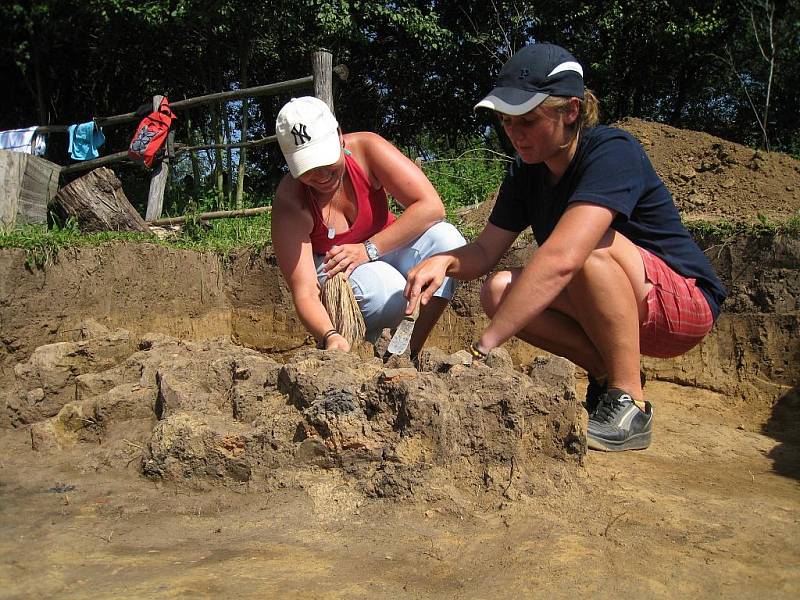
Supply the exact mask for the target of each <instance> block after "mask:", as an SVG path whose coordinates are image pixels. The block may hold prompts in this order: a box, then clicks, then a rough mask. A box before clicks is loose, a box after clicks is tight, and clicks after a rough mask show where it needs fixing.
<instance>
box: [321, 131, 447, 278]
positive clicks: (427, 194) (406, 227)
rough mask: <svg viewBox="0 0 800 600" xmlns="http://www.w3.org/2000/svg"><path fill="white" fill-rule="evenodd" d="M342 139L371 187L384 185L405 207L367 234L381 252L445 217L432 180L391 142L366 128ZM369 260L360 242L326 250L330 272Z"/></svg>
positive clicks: (394, 247)
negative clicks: (386, 223) (368, 131)
mask: <svg viewBox="0 0 800 600" xmlns="http://www.w3.org/2000/svg"><path fill="white" fill-rule="evenodd" d="M345 141H346V142H347V146H348V148H350V149H351V151H352V152H353V156H354V158H355V159H356V160H357V161H358V162H359V164H360V165H361V166H362V167H363V169H364V170H365V172H366V174H367V176H368V177H369V179H370V182H371V183H372V185H373V187H375V188H378V187H383V188H384V189H385V190H386V192H387V193H389V194H391V195H392V196H393V197H394V198H395V199H396V200H397V202H399V203H400V205H402V206H403V208H404V210H403V213H402V214H401V215H400V216H399V217H398V218H397V220H396V221H395V222H394V223H392V225H390V226H389V227H387V228H386V229H384V230H383V231H380V232H378V233H376V234H375V235H373V236H372V238H370V239H371V240H372V242H373V243H374V244H375V245H376V246H377V247H378V251H379V252H380V254H381V255H384V254H388V253H389V252H391V251H393V250H396V249H397V248H400V247H402V246H405V245H406V244H408V243H409V242H411V241H413V240H414V239H416V238H418V237H419V236H420V235H422V234H423V233H425V232H426V231H427V230H428V229H429V228H430V227H432V226H433V225H435V224H436V223H438V222H440V221H442V220H444V218H445V211H444V205H443V204H442V201H441V199H440V198H439V194H438V193H437V192H436V190H435V189H434V187H433V185H431V182H430V181H428V178H427V177H426V176H425V174H424V173H423V172H422V171H421V170H420V168H419V167H417V165H415V164H414V163H413V162H412V161H411V160H409V159H408V158H407V157H406V156H405V155H403V153H402V152H400V151H399V150H398V149H397V148H395V147H394V146H393V145H392V144H390V143H389V142H388V141H386V140H385V139H383V138H382V137H381V136H379V135H377V134H374V133H367V132H361V133H352V134H348V135H346V136H345ZM345 256H346V257H347V258H346V259H344V258H345ZM343 259H344V260H343ZM368 260H369V259H368V258H367V253H366V250H365V249H364V247H363V245H362V244H344V245H342V246H334V247H333V248H331V251H330V252H328V253H327V254H326V256H325V267H326V269H327V272H328V274H329V275H335V274H336V273H338V272H339V271H345V273H346V274H347V275H348V276H349V275H350V273H352V272H353V270H354V269H355V268H356V267H357V266H358V265H360V264H363V263H365V262H367V261H368Z"/></svg>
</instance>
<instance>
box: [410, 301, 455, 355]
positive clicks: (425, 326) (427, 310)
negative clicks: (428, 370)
mask: <svg viewBox="0 0 800 600" xmlns="http://www.w3.org/2000/svg"><path fill="white" fill-rule="evenodd" d="M449 302H450V300H448V299H447V298H441V297H439V296H434V297H433V298H431V299H430V302H428V304H426V305H425V306H423V307H422V308H420V311H419V317H417V322H416V323H415V324H414V332H413V333H412V334H411V341H410V342H409V344H408V345H409V347H410V348H411V356H416V355H417V354H418V353H419V351H420V350H421V349H422V346H423V345H424V344H425V341H426V340H427V339H428V336H429V335H430V333H431V331H432V330H433V327H434V325H436V323H437V322H438V321H439V318H440V317H441V316H442V313H444V310H445V309H446V308H447V304H448V303H449Z"/></svg>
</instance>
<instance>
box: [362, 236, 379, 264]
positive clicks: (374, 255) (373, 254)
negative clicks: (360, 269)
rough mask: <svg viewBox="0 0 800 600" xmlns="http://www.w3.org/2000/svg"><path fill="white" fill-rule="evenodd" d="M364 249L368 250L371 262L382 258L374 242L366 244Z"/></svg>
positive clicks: (368, 241)
mask: <svg viewBox="0 0 800 600" xmlns="http://www.w3.org/2000/svg"><path fill="white" fill-rule="evenodd" d="M364 248H366V249H367V257H368V258H369V261H370V262H372V261H375V260H378V259H379V258H380V257H381V255H380V252H378V247H377V246H376V245H375V244H374V243H372V240H367V241H366V242H364Z"/></svg>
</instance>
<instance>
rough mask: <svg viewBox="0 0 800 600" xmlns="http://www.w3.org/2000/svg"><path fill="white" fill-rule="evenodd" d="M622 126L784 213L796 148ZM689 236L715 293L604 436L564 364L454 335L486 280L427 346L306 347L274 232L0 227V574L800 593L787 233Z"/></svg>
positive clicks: (311, 588)
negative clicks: (691, 345) (707, 262)
mask: <svg viewBox="0 0 800 600" xmlns="http://www.w3.org/2000/svg"><path fill="white" fill-rule="evenodd" d="M622 126H624V127H626V128H628V129H630V130H631V131H632V132H634V134H635V135H637V136H638V137H639V138H640V139H641V140H642V142H643V144H644V145H645V147H646V149H647V150H648V153H649V154H650V155H651V157H652V158H653V162H654V164H655V166H656V168H657V170H658V171H659V173H660V174H661V175H662V177H664V179H665V181H666V182H667V184H668V186H669V187H670V189H671V190H672V192H673V195H674V196H675V198H676V203H677V204H678V205H679V207H680V208H681V210H682V213H683V216H684V218H686V219H690V218H711V219H725V220H733V221H739V220H742V221H749V222H753V221H755V220H757V219H758V213H760V214H762V215H764V216H765V217H767V219H769V220H780V221H785V220H786V219H787V218H789V217H793V216H795V215H797V214H798V209H800V196H798V194H800V170H798V162H797V161H795V160H793V159H791V158H789V157H786V156H781V155H772V154H756V153H754V151H752V150H749V149H745V148H742V147H740V146H737V145H735V144H732V143H730V142H726V141H723V140H719V139H717V138H712V137H710V136H706V135H705V134H699V133H695V132H688V131H680V130H675V129H672V128H669V127H665V126H663V125H657V124H653V123H645V122H641V121H626V122H624V123H623V124H622ZM754 156H755V158H754ZM715 161H716V162H715ZM689 168H691V170H692V171H693V172H694V175H691V174H690V172H689ZM730 180H733V181H734V184H730ZM489 204H490V203H488V202H487V203H485V204H484V205H483V206H481V207H479V208H478V209H476V210H475V211H473V212H472V213H471V214H470V215H469V217H470V219H475V220H476V222H479V219H480V218H481V217H482V218H484V219H485V214H486V212H487V211H488V206H489ZM704 247H706V248H707V253H708V254H709V256H710V257H711V258H712V261H713V262H714V265H715V267H716V268H717V270H718V272H719V273H720V275H721V277H722V278H723V279H724V280H725V283H726V285H727V286H728V287H729V289H730V290H731V299H730V300H729V301H728V303H726V307H725V311H726V312H725V313H724V314H723V317H721V319H720V321H719V323H718V326H717V327H716V328H715V331H714V333H713V334H712V335H711V336H709V339H708V340H707V341H706V342H704V343H703V345H701V347H700V348H698V349H697V350H696V351H692V353H690V354H689V355H687V356H686V357H683V358H682V359H680V360H676V361H645V363H644V367H645V371H646V372H647V373H648V377H649V381H648V383H647V386H646V388H645V392H646V394H647V396H648V398H649V399H650V400H651V401H652V402H653V404H654V406H655V407H656V408H655V410H656V431H655V435H654V441H653V444H652V446H651V447H650V448H649V449H648V450H646V451H642V452H631V453H621V454H604V453H597V452H589V453H588V454H586V453H585V449H584V448H582V447H581V446H580V444H577V445H576V439H577V437H576V433H575V431H579V430H580V427H581V426H582V425H581V423H580V418H579V412H580V410H579V406H578V404H577V402H578V401H579V399H580V398H582V397H583V392H584V389H585V379H584V378H583V377H582V375H581V373H575V374H573V372H572V371H571V370H569V369H567V368H566V367H565V366H564V365H561V364H560V363H557V362H552V361H551V362H548V361H546V360H544V359H542V358H541V357H539V356H538V355H537V353H536V352H533V351H532V350H531V349H530V348H527V347H525V346H524V345H522V344H517V343H510V344H507V351H508V352H507V354H506V355H502V354H498V355H497V357H495V358H494V360H495V363H496V364H492V365H491V367H490V369H491V370H481V369H486V367H481V366H480V365H477V366H476V365H469V364H468V363H467V362H466V361H464V360H463V358H462V357H460V355H459V354H458V353H457V351H458V350H459V349H462V348H464V344H465V342H466V341H468V340H469V339H470V338H471V335H472V332H473V331H474V330H475V328H477V327H480V326H481V324H482V323H483V320H482V319H483V317H482V316H481V315H480V313H479V311H478V309H477V302H476V291H477V284H476V283H472V284H470V285H465V286H463V287H462V288H461V290H460V291H459V294H458V296H457V298H456V300H455V301H454V305H453V308H452V309H451V310H449V311H448V313H447V314H446V315H445V317H444V319H443V320H442V322H441V323H440V325H439V326H437V330H436V332H435V334H434V336H433V338H432V340H431V344H432V345H435V346H438V347H440V348H442V349H443V351H442V352H440V353H439V354H432V355H431V356H433V358H429V360H428V363H426V365H421V366H420V368H421V369H422V371H424V372H420V373H417V372H416V371H415V370H414V369H413V368H412V367H411V365H410V363H407V362H403V360H405V359H397V360H396V364H391V363H387V364H386V365H383V366H381V364H380V361H378V362H377V363H374V362H370V361H375V360H378V359H371V358H370V354H369V351H368V350H369V349H367V350H363V349H362V354H361V357H360V359H358V360H360V361H361V366H359V364H358V360H357V361H356V363H355V364H352V363H346V362H336V361H337V360H340V359H338V358H335V359H332V360H334V362H333V363H331V365H329V367H326V368H323V367H315V366H314V365H313V364H312V363H313V360H316V359H315V356H317V355H318V354H325V353H315V351H313V350H311V349H310V348H309V347H308V340H307V338H306V336H305V334H304V332H303V329H302V326H301V325H300V323H299V322H298V320H297V318H296V316H295V315H294V313H293V311H292V310H291V301H290V298H289V295H288V293H287V290H286V288H285V286H284V285H283V283H282V282H281V280H280V277H279V275H278V274H277V271H276V269H275V263H274V258H273V257H272V256H271V255H269V253H267V254H265V255H261V256H247V255H243V256H240V257H233V258H232V259H229V261H228V262H226V263H222V262H220V261H219V260H218V259H217V258H216V257H213V256H208V255H197V254H194V253H188V252H183V251H174V250H166V249H164V248H159V247H155V246H147V245H136V246H132V245H126V244H121V245H111V246H107V247H103V248H97V249H83V250H77V251H74V252H71V253H64V255H63V256H61V257H60V258H59V262H58V263H57V264H55V265H52V266H49V267H48V268H47V269H45V270H44V271H34V272H29V271H27V270H26V269H25V268H24V266H23V265H24V258H25V257H24V253H22V252H20V251H3V252H0V323H2V327H0V385H2V392H0V409H3V407H4V406H5V410H4V411H3V412H2V414H0V598H34V597H35V598H39V597H69V598H84V597H86V598H96V597H126V598H151V597H159V598H175V597H227V596H233V595H236V596H241V597H313V598H340V597H341V598H345V597H346V598H352V597H359V598H360V597H371V598H397V597H408V598H439V597H442V598H485V597H489V596H494V597H500V598H518V597H535V598H538V597H541V598H562V597H563V598H567V597H569V598H572V597H575V596H584V595H589V594H593V595H599V596H607V595H610V594H612V593H613V594H620V595H622V594H624V595H625V596H627V597H631V598H683V597H697V596H712V597H721V598H728V597H730V598H733V597H735V598H737V599H739V598H796V597H798V595H800V570H798V568H797V565H798V564H800V486H798V482H799V481H800V393H798V384H800V335H798V333H800V275H799V274H800V241H798V240H797V239H791V238H789V239H785V238H769V239H763V238H756V239H753V238H749V237H742V238H737V239H733V240H731V239H727V240H708V241H707V243H704ZM528 251H529V249H527V248H525V247H522V246H520V247H518V248H516V249H515V251H514V252H512V253H511V255H509V257H507V259H506V260H507V261H509V262H514V261H519V260H524V257H525V256H526V252H528ZM167 336H169V337H167ZM217 338H220V339H219V340H218V341H209V340H216V339H217ZM157 348H161V349H162V350H164V352H163V354H161V355H160V356H161V358H158V360H157V361H156V360H155V359H154V358H153V356H154V355H153V351H154V349H157ZM447 353H453V354H447ZM212 354H213V355H212ZM206 356H208V358H207V362H206V363H203V362H202V360H206V358H204V357H206ZM512 359H513V364H512V363H511V360H512ZM342 360H343V359H342ZM348 360H349V359H348ZM309 361H312V362H309ZM543 361H544V362H543ZM548 365H549V366H548ZM304 369H305V371H304ZM350 369H355V370H350ZM370 369H372V370H373V371H374V372H375V373H383V374H382V375H376V377H377V379H372V380H368V378H367V379H363V380H362V379H359V378H360V377H362V375H361V374H360V373H362V372H363V373H365V372H367V371H369V370H370ZM381 369H383V371H381ZM387 369H388V371H387ZM279 373H281V374H279ZM304 373H305V375H303V374H304ZM315 374H317V375H315ZM337 377H339V378H340V379H339V380H337V381H339V383H336V384H335V385H334V384H330V382H331V381H334V380H335V379H336V378H337ZM448 378H449V379H448ZM356 381H358V382H359V383H358V385H356V383H355V382H356ZM369 381H379V382H384V383H380V384H379V385H377V387H375V386H372V387H370V386H371V385H372V384H370V383H369ZM387 386H388V387H387ZM292 390H294V391H292ZM298 390H299V391H298ZM437 390H439V391H437ZM343 392H347V393H346V394H343ZM523 392H524V393H523ZM331 394H332V395H331ZM398 394H399V395H398ZM518 397H519V400H518V399H517V398H518ZM282 398H284V399H283V400H282ZM285 398H288V399H289V400H288V401H287V400H286V399H285ZM303 398H305V399H303ZM230 407H233V408H232V410H231V408H230ZM343 407H344V408H343ZM576 408H578V411H577V412H576ZM226 411H227V412H226ZM353 411H355V412H353ZM228 413H230V414H228ZM353 414H357V415H359V416H358V418H354V417H353ZM401 417H402V418H401ZM180 423H182V424H183V429H181V428H180V427H178V426H177V425H176V424H180ZM298 423H299V424H302V425H303V426H302V427H299V428H298V427H296V425H297V424H298ZM170 425H171V426H172V428H171V429H170V428H169V427H168V426H170ZM576 427H577V428H578V429H576ZM170 432H171V433H170ZM181 432H183V433H181ZM514 432H518V434H516V433H514ZM170 436H171V437H170ZM578 437H579V436H578ZM148 461H149V462H148ZM215 461H216V462H215ZM431 463H432V464H433V467H431V466H430V464H431ZM403 469H405V470H403Z"/></svg>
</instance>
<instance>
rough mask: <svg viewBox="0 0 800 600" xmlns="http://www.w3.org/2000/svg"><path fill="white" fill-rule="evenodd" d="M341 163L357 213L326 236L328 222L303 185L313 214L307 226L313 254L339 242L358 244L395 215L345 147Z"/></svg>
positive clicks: (323, 252)
mask: <svg viewBox="0 0 800 600" xmlns="http://www.w3.org/2000/svg"><path fill="white" fill-rule="evenodd" d="M344 164H345V169H346V170H347V174H348V175H349V176H350V182H351V183H352V184H353V189H354V190H355V192H356V203H357V210H358V213H357V215H356V220H355V221H353V224H352V225H350V229H348V230H347V231H342V232H340V233H337V234H336V235H335V236H334V237H333V239H329V238H328V226H327V225H325V222H324V219H323V217H322V211H321V210H320V208H319V204H317V202H316V200H315V199H314V197H313V195H312V193H311V190H310V189H309V188H308V187H305V191H306V195H305V198H306V204H307V205H308V209H309V210H310V211H311V216H312V217H313V218H314V228H313V229H312V230H311V236H310V237H311V248H312V249H313V250H314V253H315V254H325V253H326V252H327V251H328V250H330V249H331V247H332V246H336V245H341V244H360V243H362V242H365V241H366V240H368V239H369V238H370V237H372V236H373V235H375V234H376V233H378V232H379V231H383V230H384V229H386V228H387V227H388V226H389V225H391V224H392V223H394V221H395V219H396V218H397V217H395V216H394V214H392V212H391V211H390V210H389V202H388V200H387V199H386V191H385V190H384V189H383V188H382V187H381V188H378V189H377V190H376V189H375V188H373V187H372V186H371V185H370V184H369V180H368V179H367V176H366V175H365V174H364V171H362V170H361V167H360V166H359V165H358V163H357V162H356V160H355V159H354V158H353V157H352V156H350V152H348V151H347V150H345V153H344Z"/></svg>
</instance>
